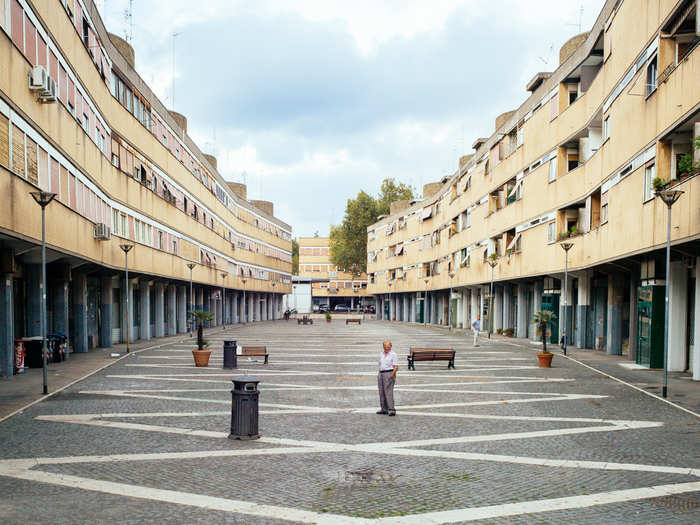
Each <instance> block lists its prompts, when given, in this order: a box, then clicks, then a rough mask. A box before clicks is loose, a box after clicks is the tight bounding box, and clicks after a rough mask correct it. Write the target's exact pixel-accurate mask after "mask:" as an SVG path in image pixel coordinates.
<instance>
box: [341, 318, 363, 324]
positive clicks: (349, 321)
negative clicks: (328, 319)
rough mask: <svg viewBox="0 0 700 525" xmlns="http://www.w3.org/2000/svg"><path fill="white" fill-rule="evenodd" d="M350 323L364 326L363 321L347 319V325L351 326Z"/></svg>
mask: <svg viewBox="0 0 700 525" xmlns="http://www.w3.org/2000/svg"><path fill="white" fill-rule="evenodd" d="M350 323H357V324H362V319H346V320H345V324H350Z"/></svg>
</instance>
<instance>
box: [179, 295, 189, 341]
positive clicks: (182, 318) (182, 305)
mask: <svg viewBox="0 0 700 525" xmlns="http://www.w3.org/2000/svg"><path fill="white" fill-rule="evenodd" d="M187 312H188V309H187V287H186V286H178V287H177V333H178V334H186V333H187Z"/></svg>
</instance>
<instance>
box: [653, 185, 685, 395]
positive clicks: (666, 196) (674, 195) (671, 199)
mask: <svg viewBox="0 0 700 525" xmlns="http://www.w3.org/2000/svg"><path fill="white" fill-rule="evenodd" d="M656 195H657V196H658V197H660V198H661V200H662V201H664V204H665V205H666V207H667V208H668V216H667V220H666V222H667V224H666V297H665V299H664V309H665V313H664V386H663V388H662V390H661V395H662V396H663V397H664V398H665V397H666V396H667V395H668V342H669V341H668V338H669V333H668V317H669V315H668V314H669V312H668V307H669V301H668V289H669V286H670V284H671V283H670V282H669V279H670V275H671V273H670V272H671V268H670V267H671V206H673V205H674V204H675V203H676V201H677V200H678V199H679V198H680V196H681V195H683V192H682V191H681V190H673V189H669V190H661V191H657V192H656Z"/></svg>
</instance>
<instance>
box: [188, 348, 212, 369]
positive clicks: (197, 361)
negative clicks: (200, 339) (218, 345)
mask: <svg viewBox="0 0 700 525" xmlns="http://www.w3.org/2000/svg"><path fill="white" fill-rule="evenodd" d="M210 355H211V350H192V356H193V357H194V366H209V356H210Z"/></svg>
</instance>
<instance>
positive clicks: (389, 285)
mask: <svg viewBox="0 0 700 525" xmlns="http://www.w3.org/2000/svg"><path fill="white" fill-rule="evenodd" d="M392 284H393V283H391V282H389V283H387V286H388V287H389V321H391V285H392Z"/></svg>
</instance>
